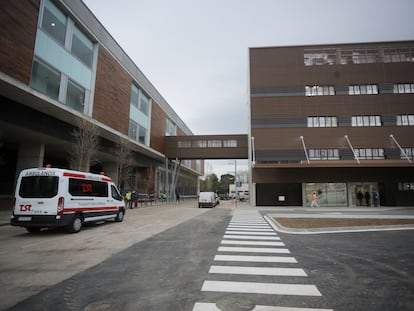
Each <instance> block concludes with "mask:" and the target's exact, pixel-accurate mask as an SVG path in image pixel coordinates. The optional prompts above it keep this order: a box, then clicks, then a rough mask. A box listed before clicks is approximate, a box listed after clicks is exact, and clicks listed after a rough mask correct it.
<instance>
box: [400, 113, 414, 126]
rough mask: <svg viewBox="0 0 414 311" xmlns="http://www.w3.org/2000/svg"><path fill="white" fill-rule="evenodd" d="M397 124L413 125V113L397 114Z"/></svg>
mask: <svg viewBox="0 0 414 311" xmlns="http://www.w3.org/2000/svg"><path fill="white" fill-rule="evenodd" d="M397 125H399V126H412V125H414V114H406V115H398V116H397Z"/></svg>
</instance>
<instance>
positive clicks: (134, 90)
mask: <svg viewBox="0 0 414 311" xmlns="http://www.w3.org/2000/svg"><path fill="white" fill-rule="evenodd" d="M138 100H139V90H138V88H137V87H136V86H135V85H133V84H132V85H131V105H133V106H135V107H137V108H138Z"/></svg>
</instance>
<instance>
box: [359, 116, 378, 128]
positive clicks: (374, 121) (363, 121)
mask: <svg viewBox="0 0 414 311" xmlns="http://www.w3.org/2000/svg"><path fill="white" fill-rule="evenodd" d="M381 125H382V123H381V116H352V126H381Z"/></svg>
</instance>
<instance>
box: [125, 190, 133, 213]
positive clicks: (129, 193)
mask: <svg viewBox="0 0 414 311" xmlns="http://www.w3.org/2000/svg"><path fill="white" fill-rule="evenodd" d="M131 199H132V193H131V191H128V192H127V193H126V194H125V200H126V203H127V208H128V207H129V208H130V209H132V201H131Z"/></svg>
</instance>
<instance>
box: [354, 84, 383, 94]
mask: <svg viewBox="0 0 414 311" xmlns="http://www.w3.org/2000/svg"><path fill="white" fill-rule="evenodd" d="M365 94H378V86H377V85H376V84H361V85H350V86H349V95H365Z"/></svg>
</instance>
